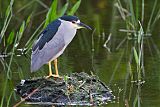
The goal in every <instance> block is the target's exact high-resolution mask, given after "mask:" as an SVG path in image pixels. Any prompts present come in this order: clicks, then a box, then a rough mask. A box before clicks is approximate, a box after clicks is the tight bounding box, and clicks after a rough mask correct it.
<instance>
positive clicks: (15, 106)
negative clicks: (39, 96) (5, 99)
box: [13, 88, 39, 107]
mask: <svg viewBox="0 0 160 107" xmlns="http://www.w3.org/2000/svg"><path fill="white" fill-rule="evenodd" d="M38 90H39V88H37V89H35V90H33V92H31V93H30V94H29V95H28V96H27V97H25V98H23V99H22V100H21V101H20V102H18V103H17V104H15V105H14V106H13V107H17V106H19V105H20V104H21V103H22V102H24V101H25V100H26V99H27V98H28V97H31V96H32V95H33V94H34V93H35V92H37V91H38Z"/></svg>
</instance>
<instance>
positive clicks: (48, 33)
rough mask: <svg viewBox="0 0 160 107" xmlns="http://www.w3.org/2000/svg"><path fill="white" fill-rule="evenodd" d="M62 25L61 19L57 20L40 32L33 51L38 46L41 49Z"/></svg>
mask: <svg viewBox="0 0 160 107" xmlns="http://www.w3.org/2000/svg"><path fill="white" fill-rule="evenodd" d="M60 25H61V21H60V20H58V19H57V20H55V21H53V22H51V23H50V24H49V25H48V26H47V27H46V28H45V29H44V30H43V31H42V32H41V34H40V36H39V39H38V41H36V43H35V44H34V45H33V48H32V51H35V50H36V49H37V48H38V49H39V50H41V49H42V48H43V47H44V45H45V44H46V43H48V42H49V41H50V40H51V39H52V38H53V37H54V35H55V34H56V32H57V31H58V28H59V26H60Z"/></svg>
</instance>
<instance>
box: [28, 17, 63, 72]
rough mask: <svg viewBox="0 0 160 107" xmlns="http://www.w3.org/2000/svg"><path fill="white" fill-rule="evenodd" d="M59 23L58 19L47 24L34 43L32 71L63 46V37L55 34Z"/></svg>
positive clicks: (48, 59)
mask: <svg viewBox="0 0 160 107" xmlns="http://www.w3.org/2000/svg"><path fill="white" fill-rule="evenodd" d="M60 24H61V23H60V21H59V20H56V21H54V22H52V23H51V24H49V25H48V26H47V28H46V29H45V30H44V31H43V32H42V33H41V35H40V37H39V39H38V40H37V41H36V43H35V44H34V46H33V48H32V55H31V71H32V72H33V71H36V70H38V69H39V68H40V67H41V66H42V65H43V64H45V63H47V62H48V61H50V60H51V59H52V58H53V56H55V55H56V54H57V53H58V52H59V50H61V49H62V48H63V47H64V45H65V44H64V40H63V38H58V36H55V35H56V34H57V31H58V28H59V26H60Z"/></svg>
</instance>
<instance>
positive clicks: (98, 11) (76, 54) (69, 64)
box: [0, 0, 160, 107]
mask: <svg viewBox="0 0 160 107" xmlns="http://www.w3.org/2000/svg"><path fill="white" fill-rule="evenodd" d="M27 2H28V1H26V0H23V1H19V2H17V1H16V2H15V5H14V11H15V16H14V18H13V20H15V21H12V23H11V25H12V26H13V25H15V24H16V23H17V24H16V25H15V28H14V29H17V27H18V25H19V24H20V23H21V21H22V20H24V19H25V18H26V17H27V16H28V15H29V14H30V13H31V12H32V11H33V10H34V11H35V16H34V17H33V21H32V23H33V24H32V25H31V26H30V27H29V30H28V31H26V32H25V34H24V35H23V39H22V41H21V45H20V47H19V48H22V47H23V42H26V41H27V40H28V38H29V36H30V35H31V34H32V32H33V31H34V30H35V29H36V28H37V26H38V25H39V24H40V23H41V22H42V21H43V20H44V18H45V14H46V13H45V11H44V7H43V6H41V5H40V4H38V3H34V4H33V5H32V6H29V7H28V8H26V9H24V10H22V11H20V12H19V13H16V12H17V11H18V9H19V8H21V7H23V4H25V3H27ZM44 3H45V2H44ZM4 4H5V6H4V7H5V8H6V7H7V5H8V4H7V2H6V3H4ZM45 4H47V5H49V4H50V1H46V3H45ZM153 4H154V1H149V0H148V1H145V17H144V29H145V30H146V28H147V23H148V20H149V18H150V15H151V10H152V8H153ZM113 5H114V4H113V1H112V0H101V1H96V0H86V1H82V3H81V6H80V8H79V10H78V12H77V13H76V15H77V16H79V17H80V19H81V21H82V22H85V23H86V24H88V25H90V26H91V27H92V28H93V29H96V30H95V33H94V34H93V35H92V33H93V31H88V30H85V29H82V30H80V31H78V33H77V36H76V37H75V38H74V40H73V41H72V43H71V44H70V45H69V46H68V48H67V49H66V50H65V52H64V54H63V55H62V56H61V57H60V58H59V59H58V62H59V66H58V67H59V72H60V75H64V74H68V73H71V72H81V71H85V72H87V73H89V74H91V72H93V73H94V74H96V75H97V76H99V78H100V79H101V80H102V81H104V82H105V83H106V84H107V85H108V86H109V87H110V88H111V89H112V90H113V94H114V95H115V96H116V100H115V101H113V102H112V103H109V104H108V105H106V106H107V107H124V106H125V104H126V105H129V106H128V107H133V106H134V104H135V107H159V105H160V94H159V91H160V76H159V74H160V66H159V65H160V57H159V49H160V42H159V36H160V35H159V33H160V32H159V28H160V24H159V21H158V22H156V27H154V30H153V32H152V37H146V38H145V39H144V69H145V72H144V74H143V75H144V77H143V79H142V81H141V84H139V85H138V83H139V82H138V83H137V82H136V81H137V79H136V77H137V73H136V64H135V62H134V61H133V63H132V65H131V66H132V69H131V71H132V72H133V75H129V74H130V73H129V70H128V66H127V65H128V61H129V58H130V55H131V46H132V42H133V41H132V40H130V41H128V42H124V43H123V44H122V45H121V47H120V48H118V49H117V46H118V45H119V43H120V42H121V41H122V40H123V39H124V38H125V37H126V33H125V32H120V31H119V29H125V28H126V25H125V22H124V21H123V20H122V18H121V17H120V14H119V12H118V11H117V8H115V7H113ZM122 5H125V4H122ZM124 7H125V6H124ZM159 8H160V5H159V1H158V3H157V8H156V10H155V11H156V12H157V10H158V9H159ZM1 9H2V8H1ZM2 10H3V9H2ZM3 11H4V10H3ZM43 11H44V13H43ZM41 12H42V13H41ZM114 12H115V14H114ZM1 14H2V13H1ZM2 16H3V14H2V15H1V17H2ZM37 18H38V20H37ZM2 19H3V18H2ZM0 28H1V27H0ZM9 29H13V28H10V27H9ZM110 33H112V36H111V40H110V41H109V42H108V43H107V47H108V48H109V49H110V51H109V50H108V49H107V48H104V47H103V44H104V43H105V41H106V40H107V38H108V36H109V34H110ZM7 34H8V32H7ZM1 50H4V49H3V48H2V47H1ZM18 53H19V52H17V51H16V54H18ZM30 54H31V52H29V53H28V54H27V55H22V56H16V55H14V57H13V62H12V65H11V70H12V73H10V74H8V75H10V76H11V80H7V79H6V77H7V73H6V69H7V68H6V69H4V67H3V64H9V60H10V57H7V58H5V59H4V60H1V61H3V62H4V63H3V64H2V63H1V65H0V68H1V71H0V86H1V89H0V93H1V94H0V99H2V98H3V96H4V105H6V104H7V101H8V99H9V96H10V95H12V96H11V101H10V106H13V105H14V104H16V103H17V102H19V101H20V99H19V96H16V94H15V93H14V91H13V89H14V87H15V85H16V84H17V83H19V82H20V80H21V79H27V78H31V77H36V76H44V75H48V66H47V65H44V66H43V68H41V70H40V71H39V72H35V73H30ZM5 66H6V65H5ZM132 76H133V80H132V79H131V78H132ZM5 87H6V88H5ZM138 102H139V104H138ZM21 106H26V105H23V104H22V105H21ZM30 107H32V106H30Z"/></svg>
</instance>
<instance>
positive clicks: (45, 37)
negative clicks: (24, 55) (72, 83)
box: [31, 15, 91, 77]
mask: <svg viewBox="0 0 160 107" xmlns="http://www.w3.org/2000/svg"><path fill="white" fill-rule="evenodd" d="M80 28H87V29H91V28H90V27H89V26H87V25H85V24H83V23H81V22H80V20H79V18H78V17H76V16H66V15H65V16H62V17H60V18H58V19H56V20H54V21H53V22H51V23H50V24H49V25H48V26H47V27H46V28H45V29H44V30H43V31H42V32H41V34H40V36H39V38H38V40H37V41H36V42H35V43H34V45H33V48H32V55H31V72H33V71H37V70H38V69H39V68H40V67H41V66H42V65H44V64H47V63H48V64H49V76H48V77H50V76H54V77H59V74H58V68H57V58H58V57H59V56H60V55H61V54H62V53H63V52H64V50H65V48H66V47H67V46H68V44H69V43H70V42H71V41H72V39H73V38H74V36H75V35H76V31H77V29H80ZM52 61H54V67H55V71H56V74H55V75H53V74H52V70H51V62H52Z"/></svg>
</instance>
